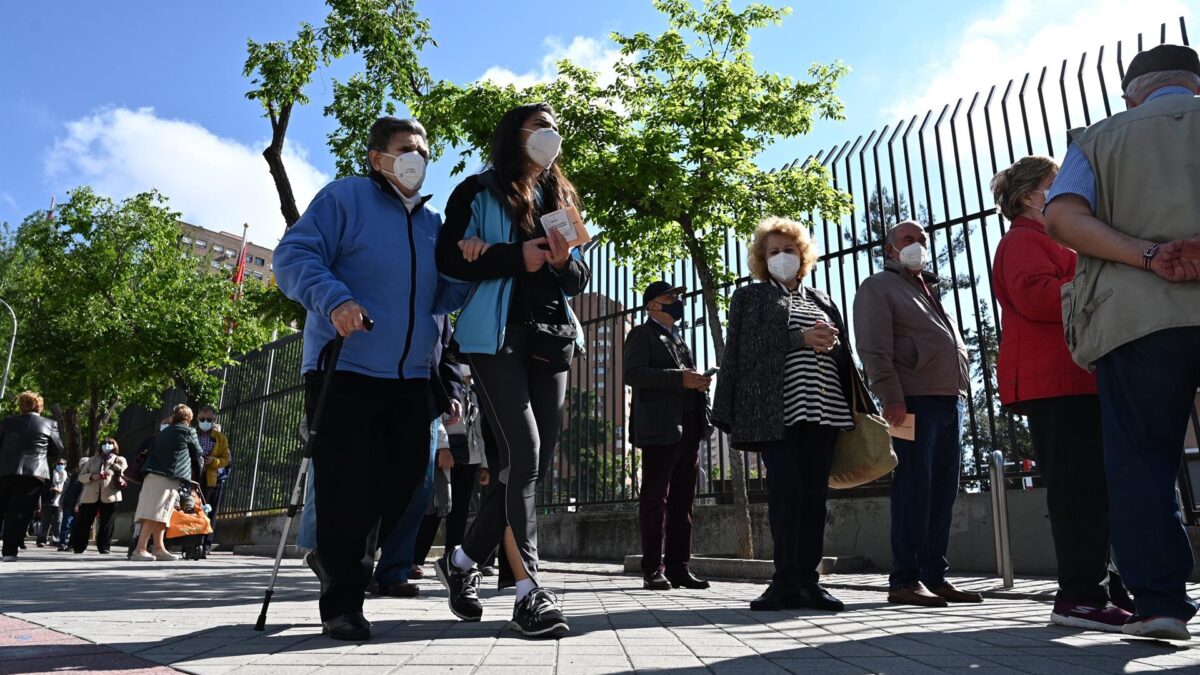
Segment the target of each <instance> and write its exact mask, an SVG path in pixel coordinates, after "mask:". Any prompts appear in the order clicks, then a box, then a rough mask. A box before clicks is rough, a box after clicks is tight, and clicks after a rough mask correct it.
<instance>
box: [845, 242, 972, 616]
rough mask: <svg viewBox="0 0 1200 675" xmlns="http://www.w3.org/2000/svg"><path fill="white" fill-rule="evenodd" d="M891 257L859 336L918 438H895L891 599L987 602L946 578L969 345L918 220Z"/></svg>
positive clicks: (857, 307) (877, 376)
mask: <svg viewBox="0 0 1200 675" xmlns="http://www.w3.org/2000/svg"><path fill="white" fill-rule="evenodd" d="M884 252H885V253H886V255H887V260H886V261H885V262H884V266H883V271H882V272H878V273H876V274H874V275H872V276H871V277H869V278H868V279H867V280H866V281H864V282H863V283H862V285H861V286H859V288H858V293H857V295H856V297H855V299H854V338H855V344H857V345H858V356H859V358H860V359H862V362H863V367H864V368H865V369H866V372H867V376H868V378H869V379H870V381H871V389H872V391H874V392H875V395H876V396H878V397H879V399H880V401H881V402H882V403H883V416H884V417H885V418H886V419H887V421H888V423H889V424H891V425H893V426H897V425H900V424H902V423H903V422H904V421H905V418H906V417H907V416H908V415H913V416H914V418H915V426H916V429H915V440H913V441H906V440H901V439H898V438H897V439H893V446H894V447H895V449H896V456H897V457H899V459H900V463H899V465H898V466H897V467H896V470H895V472H894V473H893V476H892V504H891V506H892V574H891V578H890V580H889V590H888V602H891V603H896V604H905V605H921V606H926V607H940V606H943V605H945V604H946V603H947V602H982V601H983V598H982V597H980V596H979V594H977V593H966V592H963V591H960V590H958V589H957V588H955V587H954V586H953V585H951V584H950V583H949V582H948V581H946V570H948V569H949V567H950V564H949V561H948V560H947V558H946V553H947V549H948V548H949V545H950V519H951V512H952V510H953V508H954V500H955V498H956V497H957V496H958V480H959V473H960V464H961V461H962V443H961V438H960V434H961V430H962V418H963V413H964V411H965V403H964V401H965V397H966V395H967V347H966V345H964V344H963V341H962V337H961V336H960V335H959V333H958V326H957V325H956V324H955V322H954V321H952V320H951V319H950V317H949V315H948V314H947V313H946V310H945V309H944V308H943V307H942V302H941V298H940V297H939V293H938V278H937V277H936V276H935V275H933V274H931V273H929V272H926V271H925V270H924V267H925V263H926V261H927V260H928V248H927V240H926V236H925V230H924V228H922V227H921V225H920V224H919V223H916V222H914V221H911V220H908V221H904V222H902V223H899V224H898V225H895V226H894V227H892V229H891V230H890V231H889V232H888V235H887V243H886V244H885V246H884Z"/></svg>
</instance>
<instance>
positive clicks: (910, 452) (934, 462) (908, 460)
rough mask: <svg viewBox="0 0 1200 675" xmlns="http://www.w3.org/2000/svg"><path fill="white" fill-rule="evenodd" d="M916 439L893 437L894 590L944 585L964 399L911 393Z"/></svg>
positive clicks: (906, 402) (891, 582)
mask: <svg viewBox="0 0 1200 675" xmlns="http://www.w3.org/2000/svg"><path fill="white" fill-rule="evenodd" d="M905 405H906V406H907V407H908V412H910V413H912V414H913V415H915V416H916V440H915V441H905V440H901V439H898V438H896V439H892V447H893V448H894V449H895V450H896V456H897V458H899V460H900V463H899V464H898V465H897V466H896V470H895V472H893V474H892V575H891V578H890V580H889V583H890V585H891V587H892V588H898V587H901V586H905V585H908V584H912V583H916V582H918V581H920V582H923V583H924V584H925V585H926V586H927V587H929V588H937V587H938V586H941V585H943V584H945V583H946V570H948V569H950V561H949V560H948V559H947V557H946V552H947V550H948V549H949V548H950V520H951V517H952V515H953V510H954V500H955V498H957V497H958V480H959V473H960V467H961V464H962V440H961V437H960V434H961V431H962V418H963V411H964V407H963V406H964V403H963V401H962V399H960V398H958V397H957V396H909V397H907V398H906V399H905Z"/></svg>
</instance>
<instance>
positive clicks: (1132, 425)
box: [1096, 326, 1200, 621]
mask: <svg viewBox="0 0 1200 675" xmlns="http://www.w3.org/2000/svg"><path fill="white" fill-rule="evenodd" d="M1096 374H1097V378H1098V381H1099V384H1100V411H1101V413H1102V414H1103V415H1104V467H1105V472H1106V473H1107V476H1108V503H1109V512H1108V513H1109V515H1108V521H1109V525H1110V528H1111V536H1112V543H1113V550H1114V552H1115V554H1116V559H1117V567H1118V568H1120V570H1121V578H1122V580H1123V581H1124V582H1125V586H1126V587H1127V588H1129V591H1130V592H1131V593H1132V594H1133V596H1134V602H1135V603H1136V605H1137V613H1138V615H1140V616H1170V617H1175V618H1177V619H1182V620H1184V621H1187V620H1188V619H1191V618H1192V616H1193V615H1195V613H1196V602H1195V601H1194V600H1192V599H1191V598H1189V597H1188V594H1187V589H1186V584H1187V580H1188V576H1189V575H1190V574H1191V572H1192V562H1193V561H1192V549H1191V545H1190V544H1189V543H1188V536H1187V532H1186V531H1185V530H1184V527H1183V522H1182V519H1181V514H1180V512H1179V503H1178V501H1177V500H1176V498H1175V482H1176V480H1177V479H1178V476H1179V465H1180V463H1181V462H1182V461H1183V442H1184V434H1185V432H1186V429H1187V424H1188V416H1189V413H1190V411H1191V409H1192V402H1193V401H1194V397H1195V395H1196V388H1197V387H1200V326H1198V327H1189V328H1173V329H1169V330H1162V331H1159V332H1157V333H1151V334H1150V335H1147V336H1145V337H1143V338H1140V339H1138V340H1134V341H1133V342H1129V343H1126V344H1124V345H1122V346H1120V347H1118V348H1116V349H1114V350H1112V351H1111V352H1109V353H1108V354H1106V355H1104V356H1103V357H1101V358H1100V360H1099V361H1097V362H1096Z"/></svg>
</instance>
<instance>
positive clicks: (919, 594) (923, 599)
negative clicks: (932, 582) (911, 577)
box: [888, 581, 946, 607]
mask: <svg viewBox="0 0 1200 675" xmlns="http://www.w3.org/2000/svg"><path fill="white" fill-rule="evenodd" d="M888 602H890V603H892V604H893V605H916V606H918V607H945V606H946V600H945V598H941V597H938V596H936V595H934V594H933V593H930V592H929V589H928V588H925V584H923V583H921V582H919V581H918V582H916V583H913V584H908V585H907V586H902V587H900V588H893V589H890V590H889V591H888Z"/></svg>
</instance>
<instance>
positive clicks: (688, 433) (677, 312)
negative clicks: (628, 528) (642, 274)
mask: <svg viewBox="0 0 1200 675" xmlns="http://www.w3.org/2000/svg"><path fill="white" fill-rule="evenodd" d="M685 291H686V289H684V288H683V287H682V286H671V284H668V283H667V282H665V281H655V282H654V283H652V284H650V285H649V286H648V287H647V288H646V290H645V292H644V293H643V294H642V301H643V304H644V306H645V308H646V313H647V314H648V315H649V317H650V318H649V320H648V321H646V322H645V323H643V324H642V325H640V326H635V327H634V328H633V329H632V330H630V331H629V334H628V335H627V336H626V337H625V354H624V357H625V384H626V385H628V386H629V387H632V388H633V403H632V405H631V406H630V407H631V411H630V416H631V419H632V423H631V424H630V440H631V441H632V442H633V445H634V446H635V447H639V448H641V449H642V493H641V501H640V505H639V508H638V515H639V521H640V526H641V533H642V572H643V573H644V575H645V583H644V584H643V585H644V587H645V588H647V589H650V590H667V589H669V588H671V587H672V586H674V587H675V588H679V587H681V586H682V587H685V588H708V582H707V581H705V580H703V579H697V578H696V577H695V576H694V575H693V574H692V573H691V572H689V571H688V560H689V559H690V558H691V553H692V501H693V500H694V499H695V496H696V473H697V471H698V470H699V468H700V440H701V439H702V438H704V436H705V435H706V434H707V433H708V432H709V430H710V429H711V428H712V427H711V425H710V424H709V412H710V409H709V403H708V387H709V385H710V384H712V378H711V377H705V376H704V375H701V374H700V373H698V372H696V362H695V359H694V358H693V356H692V352H691V350H690V349H688V346H687V344H686V343H685V342H684V341H683V339H682V337H681V336H680V333H679V328H678V327H677V326H676V323H677V322H678V321H679V320H680V319H682V318H683V302H682V301H681V300H680V299H679V296H680V295H682V294H683V293H684V292H685ZM664 540H665V555H664Z"/></svg>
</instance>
